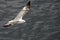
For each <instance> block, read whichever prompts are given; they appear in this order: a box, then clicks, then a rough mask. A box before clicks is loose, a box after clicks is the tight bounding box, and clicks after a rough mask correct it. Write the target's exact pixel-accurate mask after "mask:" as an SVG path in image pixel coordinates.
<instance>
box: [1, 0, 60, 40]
mask: <svg viewBox="0 0 60 40" xmlns="http://www.w3.org/2000/svg"><path fill="white" fill-rule="evenodd" d="M27 1H29V0H0V40H60V0H30V1H31V8H30V11H29V12H28V13H27V14H26V15H25V16H24V17H23V19H24V20H26V23H24V24H18V25H14V26H11V27H7V28H5V27H3V25H4V24H5V23H6V22H8V21H9V20H11V19H13V18H15V17H16V15H17V14H18V13H19V11H20V10H21V9H22V8H23V6H24V5H25V4H26V2H27Z"/></svg>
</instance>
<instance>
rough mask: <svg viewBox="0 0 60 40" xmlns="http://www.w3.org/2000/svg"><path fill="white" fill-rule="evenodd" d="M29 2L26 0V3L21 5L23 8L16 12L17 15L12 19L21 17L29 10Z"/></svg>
mask: <svg viewBox="0 0 60 40" xmlns="http://www.w3.org/2000/svg"><path fill="white" fill-rule="evenodd" d="M30 3H31V2H30V1H28V2H27V4H26V5H25V6H24V7H23V9H22V10H21V11H20V12H19V13H18V15H17V16H16V18H15V19H14V20H19V19H22V17H23V16H24V15H25V14H26V13H27V12H28V11H29V9H30V6H31V4H30Z"/></svg>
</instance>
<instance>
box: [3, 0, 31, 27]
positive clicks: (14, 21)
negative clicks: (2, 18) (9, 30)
mask: <svg viewBox="0 0 60 40" xmlns="http://www.w3.org/2000/svg"><path fill="white" fill-rule="evenodd" d="M30 6H31V4H30V1H29V2H28V3H27V4H26V5H25V6H24V7H23V9H22V10H21V11H20V12H19V13H18V15H17V16H16V18H14V19H13V20H10V21H8V23H6V24H5V25H4V27H9V26H11V25H14V24H19V23H24V22H26V21H25V20H24V19H22V18H23V16H24V15H25V14H26V13H27V12H28V11H29V9H30Z"/></svg>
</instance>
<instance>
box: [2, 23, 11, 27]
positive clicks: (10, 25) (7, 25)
mask: <svg viewBox="0 0 60 40" xmlns="http://www.w3.org/2000/svg"><path fill="white" fill-rule="evenodd" d="M9 26H11V24H9V25H4V26H3V27H9Z"/></svg>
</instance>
